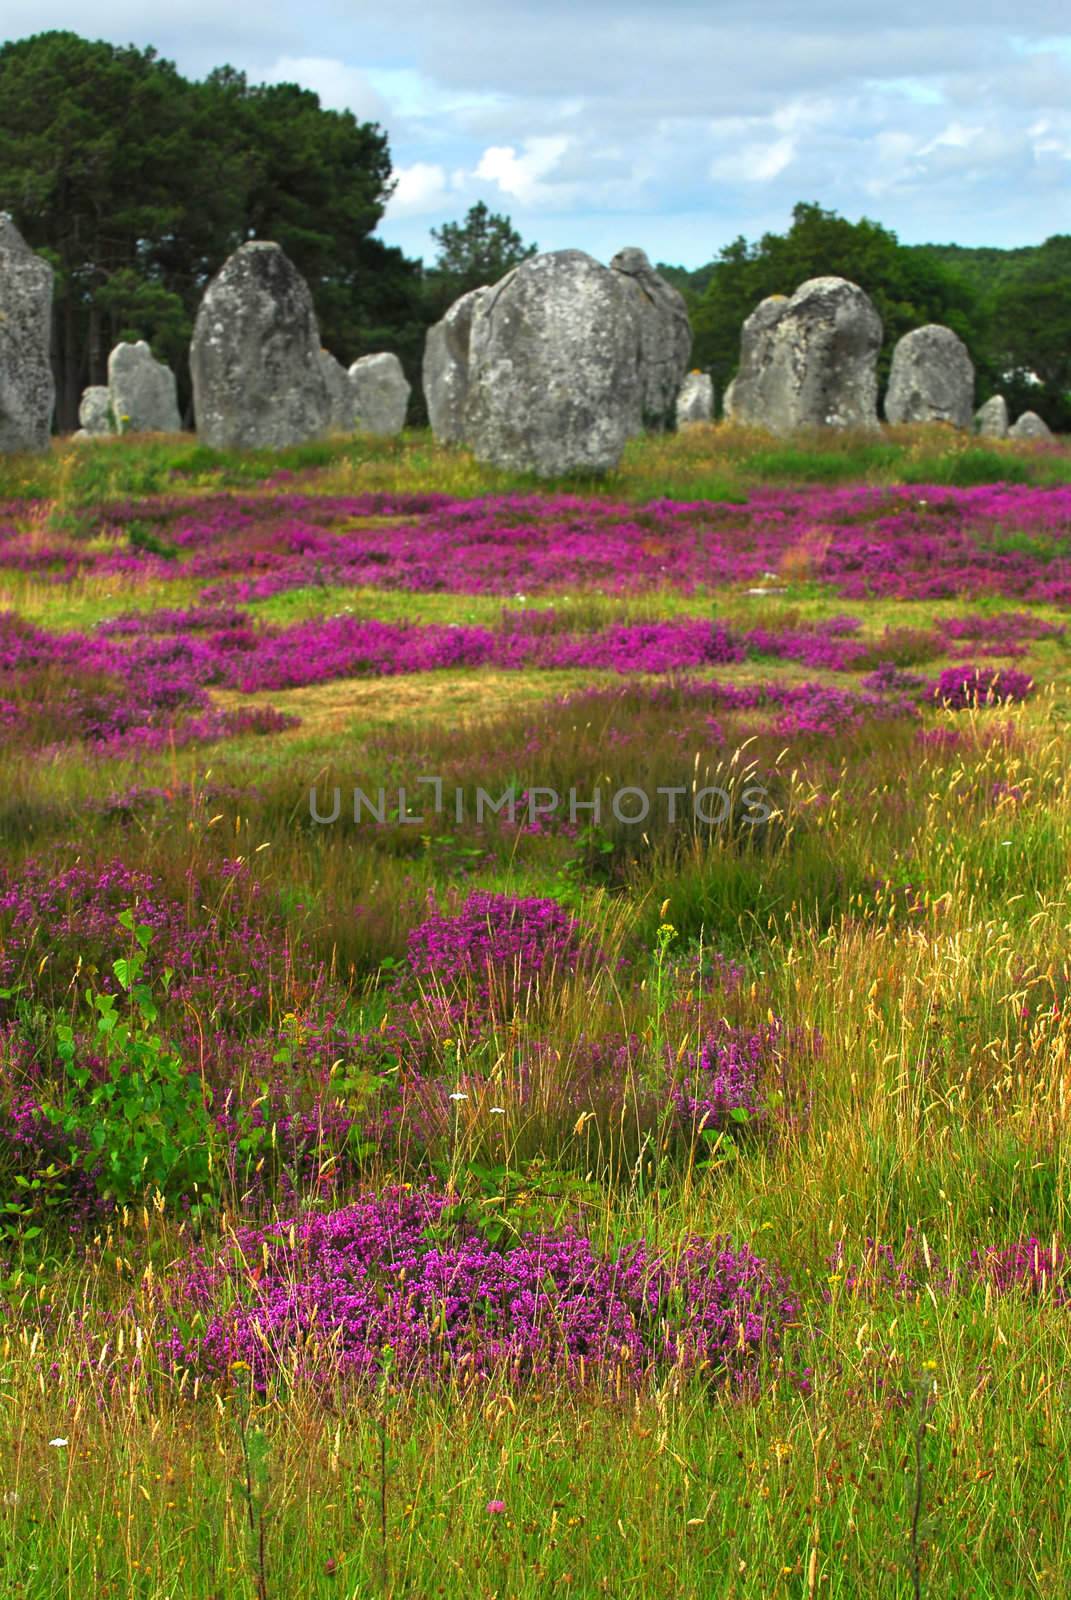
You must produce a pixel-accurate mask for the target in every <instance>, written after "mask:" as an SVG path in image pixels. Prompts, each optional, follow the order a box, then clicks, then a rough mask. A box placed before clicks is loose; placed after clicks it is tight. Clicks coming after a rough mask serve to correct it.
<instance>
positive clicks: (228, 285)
mask: <svg viewBox="0 0 1071 1600" xmlns="http://www.w3.org/2000/svg"><path fill="white" fill-rule="evenodd" d="M320 348H321V346H320V333H319V329H318V327H317V325H316V313H315V311H314V310H313V304H312V296H311V294H310V293H309V287H308V284H307V283H306V282H305V280H304V278H303V277H302V276H301V274H300V273H299V272H298V270H297V268H296V267H295V266H294V264H293V262H292V261H290V259H289V258H288V257H287V256H286V255H285V254H284V253H283V251H282V250H281V249H280V248H279V246H278V245H277V244H272V243H269V242H268V241H261V240H252V241H250V243H248V244H243V245H241V246H240V247H239V248H238V249H237V250H236V251H235V252H234V254H233V255H232V256H230V257H229V258H228V260H227V261H226V262H225V263H224V265H223V267H222V268H221V269H220V271H219V272H218V273H217V274H216V276H215V277H214V278H213V279H212V282H211V283H210V284H209V286H208V288H207V290H206V291H205V296H204V299H203V300H202V301H201V305H200V309H199V310H198V312H197V321H196V322H195V324H194V330H193V342H192V344H191V345H190V374H191V377H192V379H193V405H194V412H195V414H196V418H197V432H198V434H199V435H200V437H201V438H202V439H203V440H204V441H205V443H206V444H209V445H213V446H216V447H218V448H222V449H228V448H238V449H258V448H269V449H278V448H281V447H283V446H286V445H292V444H301V443H303V442H304V441H305V440H307V439H315V438H317V437H319V436H321V435H322V434H325V433H326V432H327V429H328V425H329V421H330V415H331V403H330V397H329V395H328V392H327V384H326V382H325V380H324V374H323V365H322V363H321V360H320Z"/></svg>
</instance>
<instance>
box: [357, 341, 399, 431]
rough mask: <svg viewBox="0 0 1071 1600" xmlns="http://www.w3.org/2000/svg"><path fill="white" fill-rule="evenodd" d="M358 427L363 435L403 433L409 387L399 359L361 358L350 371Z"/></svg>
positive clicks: (383, 356)
mask: <svg viewBox="0 0 1071 1600" xmlns="http://www.w3.org/2000/svg"><path fill="white" fill-rule="evenodd" d="M349 376H350V383H351V384H352V385H353V392H354V415H355V418H356V421H355V424H354V425H355V426H356V428H357V429H358V431H359V432H360V433H379V434H391V433H401V431H402V429H403V428H404V427H405V413H406V410H407V409H408V406H409V383H408V381H407V380H406V376H405V373H404V372H403V371H402V364H401V362H400V361H399V360H398V357H397V356H392V355H387V354H385V353H384V354H381V355H374V356H362V357H361V359H360V360H359V361H355V362H354V363H353V366H352V367H351V368H350V373H349Z"/></svg>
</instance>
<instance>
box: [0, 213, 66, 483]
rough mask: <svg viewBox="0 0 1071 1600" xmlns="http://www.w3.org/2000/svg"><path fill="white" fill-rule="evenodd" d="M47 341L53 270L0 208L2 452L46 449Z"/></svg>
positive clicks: (51, 391) (50, 394)
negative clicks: (36, 253)
mask: <svg viewBox="0 0 1071 1600" xmlns="http://www.w3.org/2000/svg"><path fill="white" fill-rule="evenodd" d="M51 340H52V268H51V267H50V266H49V265H48V262H47V261H42V260H41V257H40V256H38V255H35V254H34V252H33V251H32V250H31V249H30V247H29V245H28V244H27V243H26V241H25V239H24V238H23V237H22V235H21V233H20V232H19V230H18V229H17V228H16V226H15V224H14V223H13V222H12V220H11V218H10V217H9V216H8V215H7V213H6V212H0V455H13V454H15V453H16V452H17V451H20V450H46V449H47V448H48V442H49V438H50V436H51V433H52V408H53V405H54V404H55V398H56V389H55V384H54V382H53V379H52V363H51V361H50V360H49V350H50V347H51Z"/></svg>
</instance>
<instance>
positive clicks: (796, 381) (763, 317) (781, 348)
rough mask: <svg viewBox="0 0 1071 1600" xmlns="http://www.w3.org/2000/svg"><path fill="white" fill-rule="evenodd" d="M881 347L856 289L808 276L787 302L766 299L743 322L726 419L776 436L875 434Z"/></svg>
mask: <svg viewBox="0 0 1071 1600" xmlns="http://www.w3.org/2000/svg"><path fill="white" fill-rule="evenodd" d="M880 348H881V318H880V317H879V316H878V314H877V312H876V311H875V310H874V307H873V305H872V303H871V301H870V297H869V296H868V295H866V294H865V293H864V292H863V290H862V289H860V288H859V286H858V284H855V283H849V282H848V280H847V279H846V278H832V277H825V278H809V279H808V280H807V282H806V283H801V284H800V286H799V288H798V289H797V290H796V292H795V294H793V295H792V296H791V297H790V298H788V299H785V298H784V297H782V296H779V295H771V296H769V297H768V298H767V299H766V300H763V301H762V302H761V303H760V304H759V305H758V306H757V307H756V309H755V310H754V311H753V312H752V314H751V316H750V317H748V319H747V321H746V322H745V323H744V326H743V329H742V331H741V336H740V367H739V370H738V372H737V375H736V377H735V378H734V380H733V382H732V383H731V384H730V385H729V388H728V390H727V391H726V394H725V412H726V416H728V417H729V418H730V419H731V420H732V421H733V422H740V423H747V424H752V425H754V426H756V427H760V428H766V429H768V430H769V431H770V432H771V433H778V434H783V433H791V432H792V431H793V430H794V429H796V428H809V427H810V428H815V427H817V428H875V427H877V421H878V419H877V397H878V377H877V361H878V352H879V350H880Z"/></svg>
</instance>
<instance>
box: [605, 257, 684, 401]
mask: <svg viewBox="0 0 1071 1600" xmlns="http://www.w3.org/2000/svg"><path fill="white" fill-rule="evenodd" d="M610 271H611V272H616V273H618V274H619V276H620V277H621V278H622V280H623V282H624V284H625V288H626V289H627V291H628V293H629V295H630V297H631V301H632V309H633V312H634V314H635V317H636V322H637V324H638V326H639V330H640V374H641V383H642V398H641V407H642V415H641V420H642V423H643V426H644V428H646V429H648V430H649V431H650V432H652V433H662V432H669V431H671V430H672V429H673V428H675V427H676V425H677V397H678V395H679V393H680V387H681V383H682V382H683V380H684V375H685V373H686V372H687V371H688V362H689V360H690V359H691V354H692V325H691V323H690V322H689V320H688V307H687V304H686V303H685V299H684V296H683V295H682V294H681V292H680V290H679V289H674V287H673V285H672V284H671V283H667V282H666V280H665V278H663V277H662V276H661V274H660V273H658V272H656V271H655V269H654V268H653V267H652V265H651V263H650V261H649V260H648V259H647V256H646V254H645V252H644V251H642V250H639V249H637V248H636V247H635V246H632V245H630V246H628V247H627V248H626V249H624V250H619V251H618V252H617V254H616V256H614V257H613V259H612V260H611V262H610Z"/></svg>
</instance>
